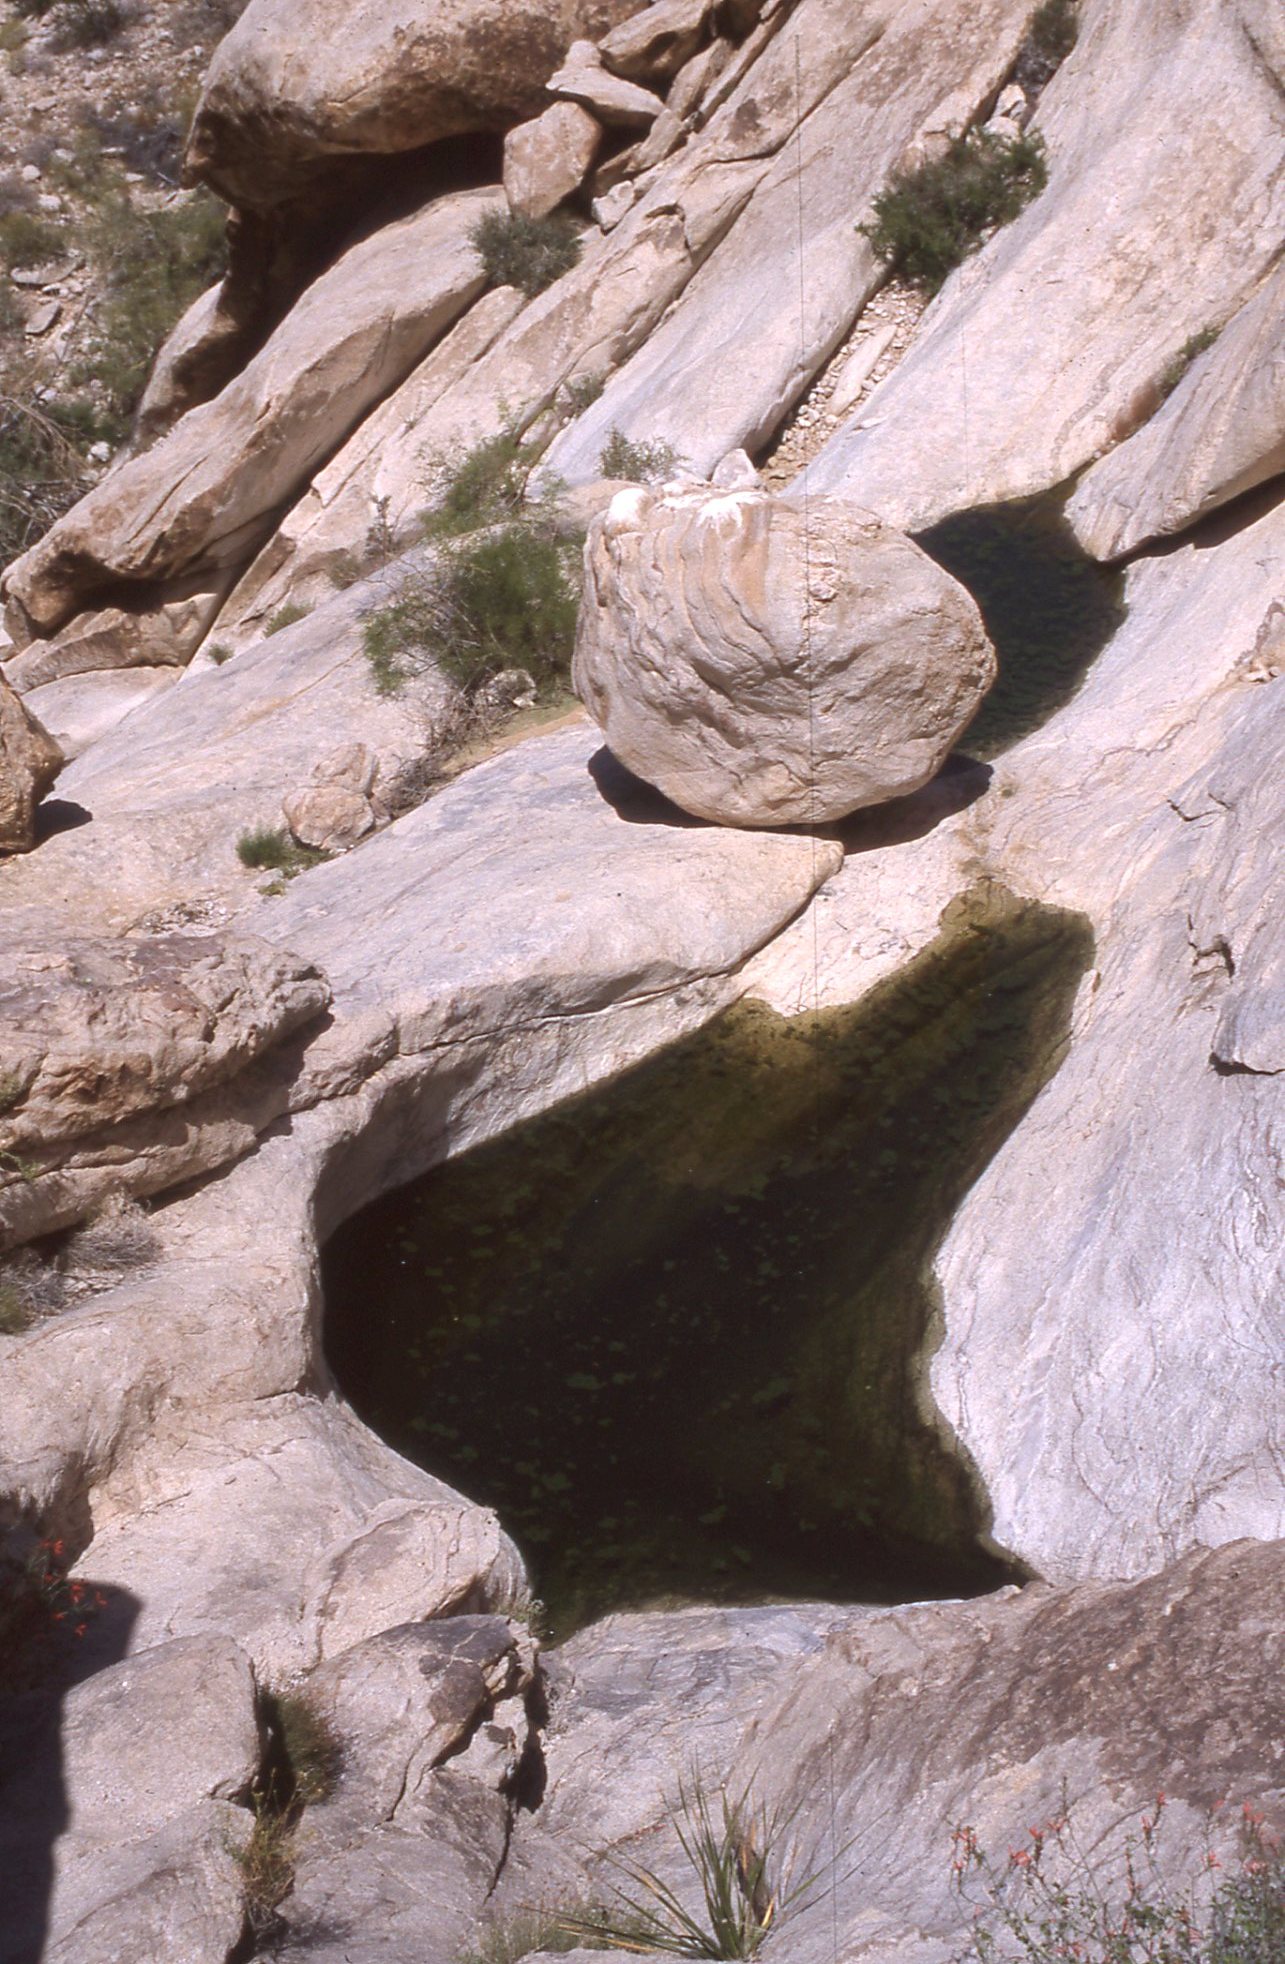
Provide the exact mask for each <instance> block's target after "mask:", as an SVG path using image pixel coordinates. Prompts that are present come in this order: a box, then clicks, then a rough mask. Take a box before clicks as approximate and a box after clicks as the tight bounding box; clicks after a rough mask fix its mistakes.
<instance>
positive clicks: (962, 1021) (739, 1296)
mask: <svg viewBox="0 0 1285 1964" xmlns="http://www.w3.org/2000/svg"><path fill="white" fill-rule="evenodd" d="M1090 954H1091V939H1090V935H1089V932H1088V929H1087V926H1086V924H1085V923H1084V922H1083V920H1082V919H1081V918H1080V917H1078V916H1075V915H1070V914H1065V913H1060V912H1055V911H1052V910H1049V909H1046V908H1041V907H1037V906H1034V905H1031V904H1027V903H1018V902H1016V901H1014V900H1013V899H1012V898H1011V896H1009V895H1007V894H1005V893H1003V892H1002V890H996V889H985V890H978V891H976V892H974V893H973V894H971V895H970V896H968V897H967V899H966V900H964V901H961V902H959V903H957V905H956V907H955V909H954V910H952V916H951V917H950V918H948V920H947V922H946V924H945V926H944V929H943V932H942V934H941V936H940V938H939V940H938V941H937V942H936V943H935V944H934V946H933V947H932V948H931V949H929V950H928V951H927V952H926V953H925V954H924V955H923V956H921V957H920V959H919V960H918V961H917V962H915V963H914V964H913V965H912V966H911V967H910V968H909V969H908V970H906V971H904V972H903V973H902V974H901V975H900V976H898V977H897V978H896V979H895V980H894V981H893V982H892V983H890V984H888V985H885V986H884V987H882V988H880V989H879V990H878V991H877V992H876V993H875V994H874V996H873V997H871V998H869V999H867V1001H866V1002H865V1003H864V1004H862V1005H860V1006H858V1007H856V1008H854V1009H847V1010H840V1011H835V1012H829V1013H825V1014H822V1015H821V1016H819V1017H815V1018H807V1019H802V1020H793V1021H786V1020H783V1019H782V1018H780V1017H778V1016H776V1015H774V1014H772V1013H771V1012H770V1011H768V1010H766V1009H765V1008H763V1007H761V1006H754V1005H748V1004H747V1005H741V1006H739V1007H737V1008H736V1009H734V1010H732V1011H731V1012H729V1013H728V1014H726V1015H725V1016H723V1017H722V1018H721V1019H720V1020H719V1021H718V1022H717V1023H715V1024H714V1025H712V1026H711V1027H710V1028H708V1029H707V1030H705V1031H703V1032H702V1033H700V1034H699V1035H697V1036H694V1037H692V1038H689V1039H687V1040H686V1041H684V1042H682V1043H680V1044H678V1045H676V1046H675V1047H674V1048H672V1049H671V1050H669V1051H668V1052H666V1053H664V1054H663V1055H661V1056H659V1057H656V1058H654V1059H652V1060H650V1061H649V1062H647V1063H646V1064H644V1065H642V1066H641V1067H639V1068H637V1069H635V1070H633V1071H631V1072H629V1073H628V1074H627V1075H625V1076H622V1077H620V1078H617V1079H616V1080H614V1081H613V1082H611V1083H608V1084H606V1085H603V1086H601V1087H600V1088H598V1089H597V1090H595V1091H593V1092H590V1093H588V1094H586V1095H584V1096H582V1097H580V1098H577V1099H575V1100H573V1101H571V1102H569V1103H566V1104H563V1105H561V1106H558V1107H556V1108H555V1109H553V1110H552V1111H550V1112H548V1113H547V1114H545V1115H544V1116H543V1117H541V1118H539V1119H537V1120H535V1121H533V1122H530V1123H528V1124H525V1125H522V1126H520V1127H518V1128H516V1129H515V1130H513V1131H512V1132H510V1133H508V1134H506V1135H505V1136H504V1137H503V1138H501V1139H499V1140H497V1141H495V1142H494V1143H492V1144H490V1145H487V1146H484V1147H481V1148H479V1149H476V1150H474V1151H472V1152H470V1153H468V1154H466V1155H464V1156H462V1157H461V1158H459V1159H458V1160H454V1161H451V1162H449V1163H447V1164H446V1165H444V1166H441V1167H439V1168H437V1169H436V1170H435V1171H434V1172H432V1173H430V1174H429V1175H427V1176H426V1177H425V1178H423V1179H421V1180H418V1181H416V1182H415V1183H414V1184H413V1185H411V1186H408V1187H405V1188H403V1189H402V1190H401V1191H400V1192H398V1193H395V1194H393V1195H391V1196H389V1197H388V1198H386V1199H384V1200H382V1201H380V1202H378V1203H377V1204H376V1205H374V1206H372V1207H370V1208H369V1209H367V1210H366V1211H365V1212H364V1213H362V1214H361V1215H359V1216H357V1217H355V1218H354V1219H353V1220H351V1221H350V1222H348V1223H347V1224H346V1225H345V1226H344V1227H343V1228H342V1229H341V1230H340V1231H339V1232H338V1233H337V1234H336V1235H335V1236H334V1237H333V1239H332V1240H331V1242H330V1244H329V1246H328V1248H327V1250H326V1254H325V1261H324V1283H325V1296H326V1347H327V1352H328V1355H329V1358H330V1361H331V1364H332V1366H333V1369H334V1371H335V1374H336V1377H337V1379H338V1381H339V1383H340V1385H341V1387H342V1388H343V1390H344V1391H345V1392H346V1393H347V1395H348V1396H349V1397H350V1398H351V1400H352V1402H353V1403H354V1405H355V1406H356V1408H357V1410H358V1411H359V1412H360V1413H361V1414H362V1416H363V1417H364V1418H365V1419H366V1420H367V1421H368V1422H369V1423H370V1424H371V1425H372V1426H374V1427H375V1429H376V1430H377V1431H379V1432H380V1433H381V1434H382V1435H383V1437H385V1438H386V1439H388V1440H389V1441H390V1442H391V1443H392V1444H393V1445H394V1446H395V1447H397V1449H398V1450H399V1451H401V1452H403V1453H405V1454H407V1455H408V1456H409V1457H410V1458H412V1459H414V1460H416V1461H418V1462H419V1463H420V1464H421V1465H423V1466H425V1467H427V1468H429V1469H430V1470H431V1471H432V1472H434V1473H436V1474H439V1475H440V1476H441V1477H442V1478H444V1479H446V1480H448V1481H450V1482H451V1483H452V1484H453V1485H455V1486H457V1487H459V1488H460V1489H461V1490H463V1491H464V1492H466V1493H468V1494H470V1495H472V1496H473V1497H474V1498H476V1499H478V1500H481V1501H485V1502H487V1503H489V1504H491V1505H493V1506H495V1507H496V1508H498V1510H499V1512H500V1515H501V1518H502V1520H503V1521H504V1523H505V1525H506V1526H507V1527H508V1528H509V1530H510V1531H511V1532H512V1533H513V1534H514V1536H515V1537H516V1539H517V1540H518V1542H519V1543H520V1545H521V1546H522V1548H523V1551H524V1553H525V1554H526V1555H527V1557H528V1560H529V1562H530V1564H531V1567H532V1570H533V1575H534V1581H535V1587H536V1591H537V1593H538V1594H539V1595H540V1597H541V1598H542V1599H543V1601H544V1603H545V1605H546V1610H547V1615H548V1620H549V1622H550V1624H551V1626H552V1629H553V1631H554V1632H555V1633H556V1634H557V1635H559V1636H564V1635H566V1634H567V1633H568V1632H569V1631H570V1630H571V1629H572V1628H574V1627H576V1626H577V1625H578V1624H579V1623H582V1622H584V1621H585V1620H587V1619H589V1618H590V1617H592V1616H596V1615H600V1614H602V1613H604V1612H605V1611H607V1610H609V1609H612V1608H616V1607H621V1606H638V1605H641V1604H645V1603H652V1602H657V1601H674V1600H683V1599H692V1598H696V1599H701V1600H721V1601H728V1602H744V1601H754V1600H762V1599H765V1598H770V1597H774V1596H775V1597H779V1596H791V1597H796V1598H799V1597H803V1598H806V1597H813V1598H815V1597H827V1598H836V1599H840V1600H853V1601H873V1602H879V1601H885V1602H886V1601H904V1600H908V1599H912V1598H916V1597H921V1596H933V1595H943V1594H951V1593H959V1592H963V1593H968V1592H973V1591H977V1590H981V1589H985V1588H990V1587H994V1586H995V1585H996V1583H997V1582H999V1581H1000V1580H1002V1579H1004V1577H1005V1571H1004V1570H1003V1569H1002V1568H1001V1566H1000V1564H999V1563H998V1562H997V1561H996V1560H994V1559H993V1558H992V1557H991V1556H989V1555H987V1554H986V1553H985V1552H984V1551H983V1549H982V1547H981V1546H980V1543H979V1536H980V1535H981V1533H982V1532H983V1530H984V1527H985V1523H984V1521H982V1520H981V1519H980V1518H979V1515H978V1511H977V1503H976V1499H975V1496H974V1493H973V1490H972V1488H971V1486H970V1483H969V1481H968V1479H967V1477H966V1475H965V1473H964V1471H963V1469H962V1468H961V1466H960V1464H959V1462H958V1461H957V1459H956V1458H955V1457H954V1456H953V1455H952V1454H951V1453H950V1452H949V1451H948V1450H946V1449H945V1446H944V1444H943V1441H942V1439H941V1438H940V1437H939V1434H938V1432H937V1431H936V1430H935V1428H934V1426H933V1424H932V1423H931V1422H930V1420H929V1419H928V1418H927V1417H926V1416H925V1405H924V1400H923V1396H922V1379H923V1363H924V1353H925V1349H926V1347H927V1340H928V1339H929V1337H930V1329H931V1323H932V1317H933V1297H932V1292H931V1286H930V1282H929V1268H930V1264H931V1259H932V1255H933V1253H934V1250H935V1249H936V1247H937V1245H938V1243H939V1241H940V1240H941V1237H942V1235H943V1233H944V1231H945V1229H946V1227H947V1225H948V1223H949V1221H950V1219H951V1217H952V1215H953V1214H954V1212H955V1210H956V1208H957V1207H958V1205H959V1202H960V1200H961V1199H962V1197H963V1195H964V1193H965V1192H966V1191H967V1189H968V1187H969V1186H970V1185H971V1184H972V1182H973V1181H974V1180H975V1179H976V1177H977V1175H978V1173H979V1172H980V1171H981V1169H982V1168H983V1166H985V1164H986V1163H987V1161H988V1160H989V1159H990V1158H991V1157H992V1155H993V1154H994V1153H995V1151H996V1149H997V1148H998V1147H999V1145H1000V1144H1001V1143H1002V1141H1003V1139H1004V1138H1005V1136H1006V1135H1007V1133H1008V1132H1009V1131H1010V1130H1011V1128H1012V1127H1013V1125H1014V1124H1015V1123H1016V1121H1017V1119H1018V1118H1019V1116H1020V1115H1021V1113H1022V1112H1023V1111H1024V1110H1025V1108H1026V1106H1027V1105H1028V1104H1029V1102H1030V1100H1031V1098H1032V1097H1033V1096H1034V1095H1035V1093H1036V1091H1037V1090H1038V1089H1039V1087H1040V1086H1041V1085H1042V1084H1043V1083H1044V1082H1045V1081H1046V1079H1047V1078H1048V1076H1049V1075H1050V1073H1051V1072H1052V1071H1053V1070H1054V1069H1055V1068H1056V1065H1057V1063H1058V1061H1059V1058H1060V1056H1061V1051H1062V1047H1063V1044H1064V1042H1065V1037H1066V1030H1067V1021H1068V1016H1069V1011H1070V1006H1071V1002H1072V999H1073V996H1074V993H1075V988H1076V985H1077V983H1078V981H1079V978H1080V976H1081V974H1082V973H1083V970H1084V968H1085V965H1086V963H1087V962H1088V961H1089V959H1090Z"/></svg>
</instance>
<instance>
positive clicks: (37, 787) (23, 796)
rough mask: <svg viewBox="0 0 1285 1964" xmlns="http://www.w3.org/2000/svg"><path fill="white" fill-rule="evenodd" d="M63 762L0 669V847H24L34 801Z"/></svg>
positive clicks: (32, 837)
mask: <svg viewBox="0 0 1285 1964" xmlns="http://www.w3.org/2000/svg"><path fill="white" fill-rule="evenodd" d="M62 765H63V754H62V751H61V750H60V749H59V748H58V745H57V744H56V743H55V742H54V740H53V738H52V737H51V736H50V734H49V732H48V730H46V729H45V727H44V725H43V724H42V723H39V722H37V720H36V718H35V717H34V716H33V715H32V714H31V711H30V710H29V709H28V708H27V707H26V706H25V704H24V703H23V702H22V700H21V699H20V697H19V696H18V695H17V694H16V693H15V692H14V690H13V688H12V687H11V686H10V684H9V682H8V681H7V680H6V679H5V675H4V672H3V670H0V852H29V851H30V850H31V848H32V846H34V844H35V843H36V806H37V805H38V804H39V803H40V800H41V799H42V798H43V797H44V795H45V793H46V791H48V789H49V787H50V785H51V784H52V783H53V781H54V779H55V778H56V777H57V775H58V773H59V771H60V770H61V769H62Z"/></svg>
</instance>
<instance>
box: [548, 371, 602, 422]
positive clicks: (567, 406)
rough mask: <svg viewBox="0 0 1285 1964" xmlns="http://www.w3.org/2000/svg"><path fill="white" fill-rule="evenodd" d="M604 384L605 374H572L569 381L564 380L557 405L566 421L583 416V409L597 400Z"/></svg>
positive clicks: (589, 406)
mask: <svg viewBox="0 0 1285 1964" xmlns="http://www.w3.org/2000/svg"><path fill="white" fill-rule="evenodd" d="M606 386H607V378H606V376H605V375H573V376H572V378H571V380H570V381H569V382H564V383H563V384H562V388H561V391H560V403H559V406H560V407H561V409H562V411H563V414H564V415H565V416H566V417H567V419H568V421H570V420H571V419H572V418H573V417H576V416H583V415H584V412H585V410H586V409H589V408H591V407H592V405H593V404H594V403H595V402H597V400H598V398H599V396H600V395H601V394H602V392H603V390H604V389H605V388H606Z"/></svg>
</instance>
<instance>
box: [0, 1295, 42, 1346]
mask: <svg viewBox="0 0 1285 1964" xmlns="http://www.w3.org/2000/svg"><path fill="white" fill-rule="evenodd" d="M35 1320H36V1312H35V1309H34V1307H33V1306H32V1304H31V1303H30V1302H29V1301H28V1300H27V1298H26V1296H25V1295H23V1293H22V1291H21V1290H20V1289H19V1288H18V1286H17V1285H16V1283H13V1282H0V1337H17V1336H21V1335H22V1332H23V1331H24V1330H29V1329H30V1328H31V1325H32V1324H33V1323H34V1322H35Z"/></svg>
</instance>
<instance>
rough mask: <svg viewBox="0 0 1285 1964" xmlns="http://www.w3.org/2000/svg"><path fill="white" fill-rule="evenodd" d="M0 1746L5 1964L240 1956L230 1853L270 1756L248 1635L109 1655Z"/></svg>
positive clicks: (0, 1724)
mask: <svg viewBox="0 0 1285 1964" xmlns="http://www.w3.org/2000/svg"><path fill="white" fill-rule="evenodd" d="M15 1721H16V1723H15ZM0 1741H2V1743H3V1751H0V1765H3V1767H4V1769H5V1771H4V1773H3V1774H0V1851H2V1853H3V1861H2V1862H0V1870H2V1874H0V1958H3V1959H4V1964H23V1960H26V1959H29V1958H32V1957H35V1956H39V1957H42V1958H49V1959H51V1960H52V1959H58V1960H70V1959H72V1958H75V1957H77V1956H82V1955H84V1953H85V1950H86V1949H87V1948H88V1949H91V1950H92V1952H93V1954H94V1956H96V1957H100V1958H103V1959H113V1960H115V1959H120V1960H122V1964H123V1960H124V1959H126V1958H128V1957H130V1956H135V1957H137V1956H139V1955H152V1956H158V1957H161V1956H165V1957H176V1958H177V1957H183V1958H184V1959H191V1960H193V1964H207V1960H208V1964H216V1960H220V1961H221V1960H222V1959H223V1958H224V1957H225V1956H226V1955H227V1952H228V1950H229V1949H230V1948H231V1946H232V1945H233V1944H234V1943H235V1942H236V1940H237V1938H238V1936H239V1934H240V1930H241V1925H242V1922H243V1919H244V1884H243V1877H242V1873H241V1869H240V1867H239V1865H238V1863H237V1861H236V1859H235V1856H234V1853H233V1850H234V1849H236V1848H237V1847H239V1846H242V1845H243V1844H244V1842H245V1840H246V1837H247V1835H248V1832H249V1827H250V1815H249V1814H248V1812H246V1811H245V1810H244V1809H243V1808H242V1807H239V1806H236V1805H234V1804H232V1803H234V1802H236V1801H239V1800H242V1799H244V1798H245V1797H246V1795H247V1794H248V1791H249V1787H250V1783H251V1781H252V1780H253V1778H254V1776H255V1773H256V1772H257V1770H258V1764H259V1729H258V1725H257V1723H256V1719H255V1705H254V1679H253V1677H252V1675H251V1671H250V1663H249V1659H248V1658H247V1657H246V1656H245V1654H244V1653H243V1652H242V1651H241V1650H240V1649H239V1648H238V1646H237V1645H236V1644H235V1643H233V1642H232V1641H231V1640H230V1639H229V1638H227V1637H222V1636H220V1637H197V1638H189V1639H187V1640H185V1641H181V1642H178V1643H171V1644H165V1645H162V1646H161V1647H159V1648H157V1649H155V1650H151V1651H149V1652H147V1653H146V1655H144V1656H142V1657H139V1658H134V1659H130V1660H128V1661H127V1662H124V1663H118V1664H115V1665H112V1666H110V1667H109V1668H107V1669H105V1670H100V1671H99V1672H97V1673H96V1675H94V1676H93V1677H91V1678H90V1679H88V1681H87V1682H85V1683H84V1684H81V1685H78V1686H77V1687H76V1688H75V1689H74V1690H73V1691H71V1692H70V1693H69V1695H68V1696H67V1698H66V1701H65V1704H64V1706H63V1709H62V1711H61V1713H60V1712H59V1710H58V1706H57V1703H56V1701H54V1700H44V1699H32V1700H29V1701H28V1704H27V1709H26V1711H25V1712H24V1710H23V1707H22V1705H20V1704H15V1707H14V1710H13V1713H12V1715H10V1716H9V1722H8V1724H7V1725H6V1723H5V1719H4V1718H0ZM19 1783H20V1784H19ZM59 1831H61V1834H62V1839H61V1840H60V1842H59V1845H58V1855H57V1866H56V1872H55V1874H54V1875H53V1877H52V1878H50V1877H49V1876H48V1868H49V1865H50V1858H51V1856H52V1846H51V1844H52V1841H53V1838H54V1836H55V1835H56V1834H58V1833H59ZM50 1883H52V1886H49V1885H50ZM42 1885H43V1886H42ZM46 1896H47V1900H46ZM42 1936H44V1937H45V1938H46V1939H47V1948H46V1947H42V1943H41V1938H42Z"/></svg>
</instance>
